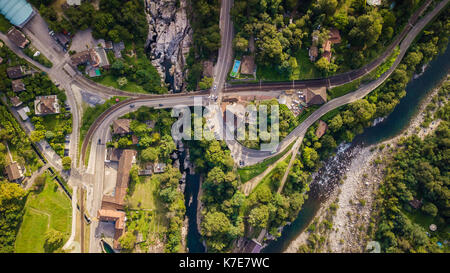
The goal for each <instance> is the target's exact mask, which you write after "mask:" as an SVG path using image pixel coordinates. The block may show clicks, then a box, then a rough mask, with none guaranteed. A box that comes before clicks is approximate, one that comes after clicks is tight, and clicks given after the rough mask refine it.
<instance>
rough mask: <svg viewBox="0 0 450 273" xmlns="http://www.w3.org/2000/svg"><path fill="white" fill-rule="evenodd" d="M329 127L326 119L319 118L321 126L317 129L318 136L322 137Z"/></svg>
mask: <svg viewBox="0 0 450 273" xmlns="http://www.w3.org/2000/svg"><path fill="white" fill-rule="evenodd" d="M327 129H328V125H327V124H326V123H325V122H324V121H322V120H319V126H317V129H316V136H317V137H318V138H321V137H322V136H323V135H324V134H325V132H326V131H327Z"/></svg>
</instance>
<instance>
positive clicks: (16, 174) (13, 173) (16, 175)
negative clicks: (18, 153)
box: [5, 162, 23, 181]
mask: <svg viewBox="0 0 450 273" xmlns="http://www.w3.org/2000/svg"><path fill="white" fill-rule="evenodd" d="M5 171H6V174H7V175H8V180H9V181H16V180H18V179H21V178H22V177H23V174H22V171H21V170H20V166H19V163H17V162H13V163H11V164H9V165H8V166H6V168H5Z"/></svg>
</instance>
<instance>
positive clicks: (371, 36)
mask: <svg viewBox="0 0 450 273" xmlns="http://www.w3.org/2000/svg"><path fill="white" fill-rule="evenodd" d="M382 27H383V18H382V17H381V15H380V14H379V13H378V12H376V11H375V10H374V11H372V12H371V13H369V14H364V15H362V16H359V17H358V19H357V20H356V25H355V26H354V27H353V28H352V29H351V30H350V32H349V38H350V42H351V44H352V45H355V46H359V47H364V46H367V47H370V46H372V45H374V44H375V43H376V42H377V41H378V38H379V37H380V34H381V29H382Z"/></svg>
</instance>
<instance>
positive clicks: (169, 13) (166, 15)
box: [145, 0, 192, 92]
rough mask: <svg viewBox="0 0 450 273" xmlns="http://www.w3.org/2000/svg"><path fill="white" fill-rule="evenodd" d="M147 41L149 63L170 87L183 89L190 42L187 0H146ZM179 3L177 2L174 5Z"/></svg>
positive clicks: (175, 89) (174, 89) (173, 89)
mask: <svg viewBox="0 0 450 273" xmlns="http://www.w3.org/2000/svg"><path fill="white" fill-rule="evenodd" d="M145 2H146V7H147V14H148V21H149V24H150V27H149V35H148V39H147V45H148V46H149V50H150V53H151V58H152V63H153V65H154V66H155V67H156V68H157V69H158V72H159V74H160V75H161V78H162V79H164V80H165V81H166V82H167V83H168V84H169V85H170V87H171V89H172V91H175V92H177V91H183V89H184V79H185V76H186V75H185V69H184V67H185V64H186V57H187V55H188V53H189V48H190V46H191V44H192V29H191V27H190V25H189V19H188V17H187V11H186V7H187V0H146V1H145ZM177 3H178V6H177Z"/></svg>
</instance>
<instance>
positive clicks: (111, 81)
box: [91, 74, 148, 93]
mask: <svg viewBox="0 0 450 273" xmlns="http://www.w3.org/2000/svg"><path fill="white" fill-rule="evenodd" d="M91 80H93V81H95V82H97V83H99V84H101V85H105V86H111V87H114V88H116V89H120V90H123V91H127V92H133V93H148V92H145V90H144V89H143V88H142V87H141V86H139V85H138V84H136V83H134V82H130V81H128V83H127V84H126V85H124V86H122V87H120V86H119V84H118V83H117V77H114V76H113V75H111V74H109V75H105V76H100V77H95V78H91Z"/></svg>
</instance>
